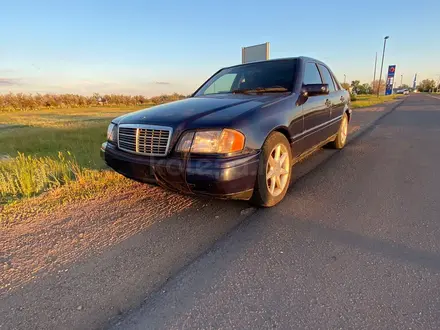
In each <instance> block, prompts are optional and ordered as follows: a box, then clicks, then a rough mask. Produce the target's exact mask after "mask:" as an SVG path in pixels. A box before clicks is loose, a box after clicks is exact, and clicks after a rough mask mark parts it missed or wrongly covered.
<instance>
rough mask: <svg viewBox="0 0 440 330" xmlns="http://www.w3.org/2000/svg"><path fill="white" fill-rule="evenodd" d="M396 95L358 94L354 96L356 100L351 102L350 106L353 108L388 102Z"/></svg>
mask: <svg viewBox="0 0 440 330" xmlns="http://www.w3.org/2000/svg"><path fill="white" fill-rule="evenodd" d="M397 97H398V96H397V95H395V94H394V95H387V96H384V95H382V96H379V97H377V95H358V96H356V101H352V102H351V106H352V108H353V109H356V108H363V107H370V106H372V105H376V104H379V103H384V102H389V101H392V100H394V99H396V98H397Z"/></svg>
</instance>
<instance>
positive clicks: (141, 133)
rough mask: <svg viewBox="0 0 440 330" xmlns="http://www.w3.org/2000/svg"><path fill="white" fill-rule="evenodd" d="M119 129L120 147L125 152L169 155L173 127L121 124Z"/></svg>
mask: <svg viewBox="0 0 440 330" xmlns="http://www.w3.org/2000/svg"><path fill="white" fill-rule="evenodd" d="M118 129H119V131H118V146H119V148H120V149H122V150H124V151H128V152H131V153H135V154H140V155H148V156H166V154H167V153H168V148H169V143H170V139H171V135H172V128H171V127H164V126H154V125H134V124H133V125H132V124H121V125H120V126H119V128H118Z"/></svg>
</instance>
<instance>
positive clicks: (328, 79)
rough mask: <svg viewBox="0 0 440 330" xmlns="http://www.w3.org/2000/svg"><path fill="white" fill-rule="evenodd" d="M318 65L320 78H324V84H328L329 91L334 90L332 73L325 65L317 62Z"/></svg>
mask: <svg viewBox="0 0 440 330" xmlns="http://www.w3.org/2000/svg"><path fill="white" fill-rule="evenodd" d="M318 65H319V70H321V73H322V78H323V80H324V84H328V89H329V91H330V93H331V92H334V91H335V90H336V88H335V85H334V82H333V78H332V75H331V74H330V72H329V71H328V69H327V68H326V67H325V66H323V65H321V64H318Z"/></svg>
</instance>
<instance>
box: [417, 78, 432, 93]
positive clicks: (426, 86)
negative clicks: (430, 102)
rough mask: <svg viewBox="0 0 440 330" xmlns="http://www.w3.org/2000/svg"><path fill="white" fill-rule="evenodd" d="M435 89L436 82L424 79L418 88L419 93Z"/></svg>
mask: <svg viewBox="0 0 440 330" xmlns="http://www.w3.org/2000/svg"><path fill="white" fill-rule="evenodd" d="M434 88H435V81H434V80H432V79H424V80H422V81H421V82H420V84H419V86H417V89H418V90H419V92H430V91H432V90H434Z"/></svg>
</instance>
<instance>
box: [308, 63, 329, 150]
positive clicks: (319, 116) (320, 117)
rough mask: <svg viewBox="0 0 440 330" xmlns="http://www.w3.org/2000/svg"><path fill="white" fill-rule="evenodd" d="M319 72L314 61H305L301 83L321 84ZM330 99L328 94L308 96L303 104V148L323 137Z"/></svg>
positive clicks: (314, 143) (318, 141)
mask: <svg viewBox="0 0 440 330" xmlns="http://www.w3.org/2000/svg"><path fill="white" fill-rule="evenodd" d="M322 83H323V81H322V77H321V73H320V72H319V70H318V66H317V65H316V63H315V62H307V63H306V65H305V71H304V80H303V84H304V85H308V84H322ZM329 105H330V100H329V95H317V96H309V97H308V99H307V101H306V102H305V103H304V104H303V115H304V139H303V147H304V150H308V149H310V148H311V147H313V146H315V145H316V144H318V143H320V142H321V141H322V140H323V139H326V137H325V138H324V136H322V134H321V133H322V127H323V126H324V125H325V123H326V122H328V121H329V119H330V108H329Z"/></svg>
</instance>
